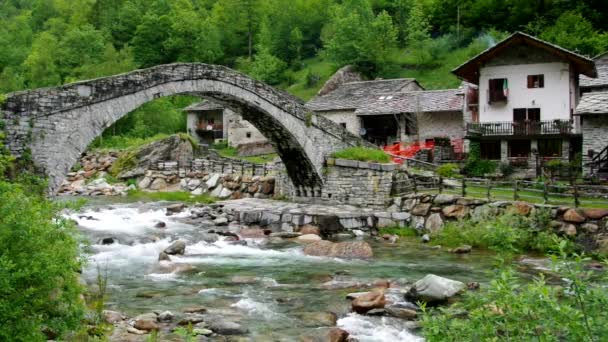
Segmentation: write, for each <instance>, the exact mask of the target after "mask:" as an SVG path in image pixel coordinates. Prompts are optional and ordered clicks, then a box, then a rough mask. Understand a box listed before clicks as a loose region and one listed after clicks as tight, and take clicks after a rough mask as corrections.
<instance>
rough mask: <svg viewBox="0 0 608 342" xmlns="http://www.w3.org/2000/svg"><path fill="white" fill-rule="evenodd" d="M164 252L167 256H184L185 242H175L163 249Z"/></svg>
mask: <svg viewBox="0 0 608 342" xmlns="http://www.w3.org/2000/svg"><path fill="white" fill-rule="evenodd" d="M164 252H165V253H167V254H168V255H184V253H185V252H186V242H185V241H183V240H177V241H175V242H173V243H172V244H171V245H170V246H169V247H167V248H165V250H164Z"/></svg>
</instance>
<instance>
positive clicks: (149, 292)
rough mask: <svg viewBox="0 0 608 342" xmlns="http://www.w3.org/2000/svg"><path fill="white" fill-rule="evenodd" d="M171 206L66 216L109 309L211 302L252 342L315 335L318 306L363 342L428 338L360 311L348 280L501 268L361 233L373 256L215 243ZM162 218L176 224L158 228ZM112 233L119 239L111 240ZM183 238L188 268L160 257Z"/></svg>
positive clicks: (473, 273) (125, 206)
mask: <svg viewBox="0 0 608 342" xmlns="http://www.w3.org/2000/svg"><path fill="white" fill-rule="evenodd" d="M166 207H167V203H166V202H165V203H162V202H154V203H141V202H138V203H110V204H108V203H103V201H101V202H91V203H90V204H89V205H87V206H85V207H84V208H83V209H81V211H80V212H78V213H71V214H66V215H67V216H69V217H70V218H72V219H74V220H76V221H77V222H78V227H79V230H80V231H81V232H82V234H83V235H84V237H85V238H86V240H88V241H89V243H90V246H89V248H88V250H89V258H88V259H89V261H88V263H87V265H86V268H85V270H84V272H83V276H84V279H85V280H86V282H87V284H88V285H89V286H90V287H91V288H94V286H95V283H96V281H95V279H96V277H97V275H98V270H101V272H102V274H106V273H107V280H108V296H107V300H106V308H107V309H110V310H116V311H119V312H123V313H125V314H126V315H128V316H129V317H134V316H136V315H139V314H142V313H146V312H151V311H166V310H168V311H171V312H173V313H175V314H176V315H179V314H180V312H182V309H183V308H184V307H190V306H193V305H198V306H204V307H206V308H207V309H208V312H207V313H206V317H212V316H213V317H215V318H220V319H227V320H230V321H231V322H236V323H238V324H239V325H241V326H242V327H243V328H245V329H246V330H247V331H248V332H247V333H246V334H245V335H244V336H245V337H246V338H248V339H246V340H251V341H297V340H299V338H300V337H301V336H308V335H313V336H314V334H315V333H317V332H318V330H319V329H318V327H319V325H323V324H320V323H318V321H315V319H314V318H312V319H311V318H310V317H311V316H313V317H315V314H311V313H320V312H333V313H335V314H337V316H338V321H337V326H338V327H340V328H342V329H344V330H346V331H347V332H349V333H350V336H352V337H354V338H356V339H357V340H358V341H361V342H367V341H369V342H372V341H421V340H423V339H422V338H421V337H420V336H419V331H415V330H414V331H410V330H408V328H407V327H408V324H407V322H406V321H404V320H401V319H397V318H392V317H388V316H368V315H365V316H364V315H358V314H354V313H351V312H350V311H351V310H350V300H348V299H346V294H347V293H349V292H356V291H365V290H362V289H359V288H354V289H353V288H343V287H348V286H350V285H348V284H353V283H359V284H371V283H374V282H376V281H378V280H379V279H390V280H391V282H392V283H393V284H395V285H396V286H402V287H405V286H406V285H407V284H408V283H412V282H414V281H416V280H418V279H420V278H422V277H424V276H425V275H426V274H429V273H433V274H437V275H440V276H444V277H448V278H452V279H455V280H460V281H463V282H465V283H466V282H471V281H477V282H480V283H482V284H483V283H484V282H485V281H487V280H488V276H489V275H488V274H487V272H488V270H490V269H491V268H492V258H491V257H489V256H488V254H484V253H478V252H473V253H470V254H466V255H456V254H451V253H447V252H445V251H441V250H436V249H432V248H430V247H428V246H426V245H424V244H421V243H420V242H418V241H417V240H407V239H405V240H404V239H402V240H400V241H398V242H397V243H395V244H390V243H387V242H384V241H377V240H375V239H373V238H371V237H360V238H361V239H366V240H367V241H368V242H369V243H370V245H371V246H372V248H373V250H374V258H373V259H371V260H345V259H337V258H326V257H312V256H307V255H304V253H303V252H302V245H301V244H298V243H296V242H293V241H290V240H283V239H276V238H272V239H269V238H262V239H245V240H246V241H247V245H234V244H232V243H231V242H228V241H223V238H220V240H218V241H216V242H212V241H209V234H207V233H206V232H207V231H209V230H210V229H213V228H214V227H204V228H201V227H200V226H199V225H197V224H194V223H192V222H190V221H189V220H188V217H189V216H190V212H189V210H188V209H186V210H185V211H183V212H181V213H179V214H176V215H173V216H166V209H165V208H166ZM159 221H163V222H165V223H166V228H163V229H160V228H155V225H156V224H157V223H158V222H159ZM110 237H111V238H113V240H114V243H112V244H102V240H103V239H106V238H110ZM176 239H183V240H185V241H186V242H187V247H186V253H185V255H183V256H171V259H172V261H173V262H175V263H177V264H184V265H189V266H188V269H185V270H183V271H184V272H172V271H171V270H168V269H166V268H163V267H161V266H160V265H159V261H158V256H159V253H160V252H161V251H163V250H164V249H165V248H166V247H167V246H169V245H170V243H171V241H173V240H176ZM205 240H207V241H209V242H205ZM107 242H108V241H107V240H106V243H107ZM401 291H402V290H401V289H399V288H395V289H391V291H389V293H390V295H389V300H392V301H395V302H396V301H401V300H403V297H402V293H401ZM212 340H213V339H212Z"/></svg>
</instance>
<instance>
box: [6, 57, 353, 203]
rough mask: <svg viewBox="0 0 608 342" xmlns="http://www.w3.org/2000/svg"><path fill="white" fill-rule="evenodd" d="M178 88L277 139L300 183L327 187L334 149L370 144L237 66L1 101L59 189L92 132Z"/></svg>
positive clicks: (11, 124)
mask: <svg viewBox="0 0 608 342" xmlns="http://www.w3.org/2000/svg"><path fill="white" fill-rule="evenodd" d="M177 94H189V95H196V96H199V97H202V98H210V99H213V100H215V101H217V102H220V103H222V104H224V105H226V106H227V107H228V108H230V109H232V110H234V111H235V112H236V113H239V114H241V115H242V116H243V118H244V119H246V120H248V121H250V122H251V123H252V124H253V125H254V126H255V127H256V128H257V129H258V130H259V131H260V132H262V134H264V136H266V138H268V139H269V140H270V142H271V143H272V144H273V145H274V147H275V149H276V151H277V153H278V155H279V156H280V158H281V159H282V160H283V162H284V164H285V166H286V169H287V173H288V175H289V178H290V179H291V181H292V182H293V184H294V186H295V187H296V188H299V189H300V190H301V191H306V192H308V193H311V192H314V190H316V189H319V188H321V187H322V186H323V177H322V167H323V163H324V159H325V157H326V156H327V155H328V154H330V153H331V152H333V151H336V150H339V149H342V148H345V147H348V146H354V145H360V144H364V142H363V141H362V140H361V139H360V138H359V137H357V136H355V135H352V134H350V133H349V132H347V131H346V130H345V129H343V128H342V127H341V126H340V125H338V124H336V123H334V122H332V121H330V120H328V119H326V118H324V117H322V116H317V115H313V114H312V113H310V112H309V111H308V110H307V109H306V108H305V107H304V105H303V103H302V102H301V101H300V100H299V99H297V98H295V97H293V96H291V95H288V94H286V93H284V92H281V91H279V90H276V89H274V88H272V87H270V86H268V85H266V84H264V83H262V82H258V81H255V80H253V79H251V78H249V77H247V76H245V75H243V74H241V73H239V72H236V71H234V70H232V69H229V68H226V67H223V66H217V65H207V64H169V65H161V66H156V67H152V68H149V69H144V70H136V71H133V72H130V73H126V74H121V75H116V76H111V77H106V78H100V79H95V80H90V81H83V82H78V83H73V84H68V85H64V86H60V87H55V88H43V89H35V90H29V91H23V92H17V93H12V94H8V95H7V98H6V101H4V103H3V104H2V105H1V107H0V111H1V114H2V120H3V121H4V122H5V130H6V133H7V146H8V148H9V150H10V151H11V153H12V154H14V155H16V156H22V155H23V154H24V153H28V154H29V153H31V157H32V160H33V162H34V165H35V166H36V167H37V168H38V169H39V170H40V171H41V172H43V173H44V174H45V175H47V176H48V177H49V186H50V190H51V191H53V192H54V191H55V190H57V188H58V186H59V185H60V184H61V182H62V181H63V179H64V177H65V175H66V174H67V172H68V171H69V169H70V168H71V167H72V166H73V165H74V164H75V163H76V161H77V160H78V158H79V157H80V155H81V154H82V153H83V152H84V151H85V149H86V148H87V146H88V145H89V144H90V143H91V142H92V141H93V139H94V138H95V137H97V136H99V135H100V134H101V133H102V132H103V131H104V130H105V129H106V128H107V127H109V126H110V125H111V124H112V123H114V122H115V121H116V120H118V119H120V118H122V117H123V116H125V115H126V114H127V113H129V112H131V111H133V110H134V109H136V108H138V107H140V106H141V105H142V104H144V103H146V102H149V101H152V100H154V99H156V98H159V97H163V96H170V95H177Z"/></svg>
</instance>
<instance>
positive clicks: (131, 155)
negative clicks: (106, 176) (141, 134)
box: [109, 148, 138, 177]
mask: <svg viewBox="0 0 608 342" xmlns="http://www.w3.org/2000/svg"><path fill="white" fill-rule="evenodd" d="M137 150H138V149H137V148H131V149H129V150H127V151H125V152H124V153H122V154H121V155H120V157H118V158H117V159H116V160H115V161H114V163H112V167H110V170H109V171H110V172H109V173H110V175H111V176H113V177H117V176H118V175H119V174H120V173H121V172H124V171H128V170H131V169H133V168H134V167H135V166H137Z"/></svg>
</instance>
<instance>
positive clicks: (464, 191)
mask: <svg viewBox="0 0 608 342" xmlns="http://www.w3.org/2000/svg"><path fill="white" fill-rule="evenodd" d="M466 196H467V179H466V178H463V179H462V197H466Z"/></svg>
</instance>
